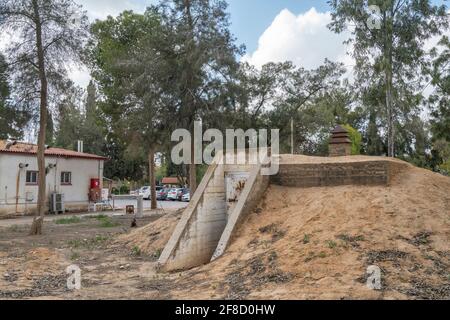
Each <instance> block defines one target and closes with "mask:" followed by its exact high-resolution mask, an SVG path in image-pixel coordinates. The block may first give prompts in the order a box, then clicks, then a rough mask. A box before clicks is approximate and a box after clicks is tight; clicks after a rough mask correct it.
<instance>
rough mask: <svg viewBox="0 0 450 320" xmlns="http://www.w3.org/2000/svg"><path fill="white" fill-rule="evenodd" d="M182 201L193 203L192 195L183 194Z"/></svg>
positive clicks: (188, 193)
mask: <svg viewBox="0 0 450 320" xmlns="http://www.w3.org/2000/svg"><path fill="white" fill-rule="evenodd" d="M181 201H183V202H189V201H191V193H190V192H186V193H185V194H183V196H182V197H181Z"/></svg>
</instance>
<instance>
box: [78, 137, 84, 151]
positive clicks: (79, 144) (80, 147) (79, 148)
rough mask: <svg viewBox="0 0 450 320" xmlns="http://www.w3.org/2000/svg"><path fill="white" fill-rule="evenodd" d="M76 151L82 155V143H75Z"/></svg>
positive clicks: (79, 141)
mask: <svg viewBox="0 0 450 320" xmlns="http://www.w3.org/2000/svg"><path fill="white" fill-rule="evenodd" d="M77 151H78V152H81V153H83V141H81V140H78V141H77Z"/></svg>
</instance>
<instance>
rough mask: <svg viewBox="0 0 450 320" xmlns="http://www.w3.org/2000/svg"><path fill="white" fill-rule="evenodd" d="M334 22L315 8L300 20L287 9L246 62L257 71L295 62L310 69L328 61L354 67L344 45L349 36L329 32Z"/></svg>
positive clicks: (299, 17) (266, 32) (328, 15)
mask: <svg viewBox="0 0 450 320" xmlns="http://www.w3.org/2000/svg"><path fill="white" fill-rule="evenodd" d="M330 22H331V15H330V13H329V12H326V13H322V12H318V11H317V10H316V9H315V8H314V7H313V8H311V9H310V10H309V11H307V12H305V13H302V14H299V15H298V16H296V15H294V14H293V13H292V12H290V11H289V10H288V9H284V10H282V11H281V12H280V13H279V14H278V15H277V16H276V17H275V19H274V21H273V22H272V24H271V25H270V27H269V28H267V30H266V31H265V32H264V33H263V34H262V36H261V37H260V38H259V43H258V48H257V49H256V51H255V52H253V53H252V54H248V55H246V56H245V57H243V60H244V61H248V62H249V63H251V64H253V65H255V66H257V67H261V66H262V65H263V64H265V63H268V62H283V61H292V62H293V63H294V64H295V65H297V66H302V67H304V68H306V69H312V68H316V67H318V66H320V65H321V64H323V61H324V60H325V58H328V59H330V60H333V61H341V62H343V63H344V64H352V59H351V58H350V57H349V56H348V55H346V52H347V48H346V46H345V45H344V44H343V41H344V40H346V39H347V38H348V34H346V33H342V34H335V33H334V32H332V31H330V30H329V29H328V28H327V25H328V24H329V23H330Z"/></svg>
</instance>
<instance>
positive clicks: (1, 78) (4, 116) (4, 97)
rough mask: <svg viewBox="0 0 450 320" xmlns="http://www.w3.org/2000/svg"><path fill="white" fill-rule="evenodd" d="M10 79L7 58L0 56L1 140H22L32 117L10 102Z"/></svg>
mask: <svg viewBox="0 0 450 320" xmlns="http://www.w3.org/2000/svg"><path fill="white" fill-rule="evenodd" d="M9 78H10V76H9V74H8V67H7V64H6V60H5V57H4V56H3V55H2V54H0V139H8V138H15V139H20V138H21V137H22V136H23V127H24V126H25V124H26V123H27V122H28V121H29V118H30V115H29V113H28V112H27V111H25V110H20V109H19V108H18V107H15V106H14V105H13V103H12V101H11V100H10V94H11V90H10V85H9Z"/></svg>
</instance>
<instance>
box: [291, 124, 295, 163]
mask: <svg viewBox="0 0 450 320" xmlns="http://www.w3.org/2000/svg"><path fill="white" fill-rule="evenodd" d="M291 154H294V118H291Z"/></svg>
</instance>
